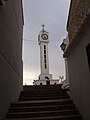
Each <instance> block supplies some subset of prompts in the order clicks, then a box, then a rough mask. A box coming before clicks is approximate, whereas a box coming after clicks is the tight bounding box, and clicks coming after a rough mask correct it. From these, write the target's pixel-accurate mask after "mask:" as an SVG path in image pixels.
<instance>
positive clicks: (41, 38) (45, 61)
mask: <svg viewBox="0 0 90 120" xmlns="http://www.w3.org/2000/svg"><path fill="white" fill-rule="evenodd" d="M42 27H43V29H42V30H41V31H40V33H39V35H38V44H39V46H40V67H41V74H40V75H39V76H38V80H34V82H33V84H34V85H41V84H42V85H49V84H58V83H59V80H52V74H49V56H48V43H49V33H48V32H47V31H45V30H44V25H42Z"/></svg>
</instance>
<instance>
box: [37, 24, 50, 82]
mask: <svg viewBox="0 0 90 120" xmlns="http://www.w3.org/2000/svg"><path fill="white" fill-rule="evenodd" d="M44 27H45V26H44V25H42V30H41V31H40V33H39V35H38V44H39V46H40V68H41V74H40V75H39V80H51V79H52V74H49V58H48V43H49V33H48V32H47V31H45V29H44Z"/></svg>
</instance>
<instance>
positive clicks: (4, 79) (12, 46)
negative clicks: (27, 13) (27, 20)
mask: <svg viewBox="0 0 90 120" xmlns="http://www.w3.org/2000/svg"><path fill="white" fill-rule="evenodd" d="M22 36H23V12H22V1H21V0H7V1H6V0H0V120H3V119H4V118H5V115H6V113H7V111H8V108H9V106H10V103H11V102H15V101H17V99H18V97H19V94H20V91H21V90H22V87H23V62H22Z"/></svg>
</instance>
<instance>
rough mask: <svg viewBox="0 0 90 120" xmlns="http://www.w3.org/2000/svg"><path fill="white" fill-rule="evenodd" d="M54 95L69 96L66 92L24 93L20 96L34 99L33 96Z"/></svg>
mask: <svg viewBox="0 0 90 120" xmlns="http://www.w3.org/2000/svg"><path fill="white" fill-rule="evenodd" d="M52 95H54V96H64V95H65V96H68V94H67V93H66V92H56V91H55V92H53V91H52V92H39V94H38V92H27V91H22V92H21V94H20V96H31V97H33V96H37V97H38V96H52Z"/></svg>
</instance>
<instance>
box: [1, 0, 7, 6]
mask: <svg viewBox="0 0 90 120" xmlns="http://www.w3.org/2000/svg"><path fill="white" fill-rule="evenodd" d="M5 1H8V0H0V5H5Z"/></svg>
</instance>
